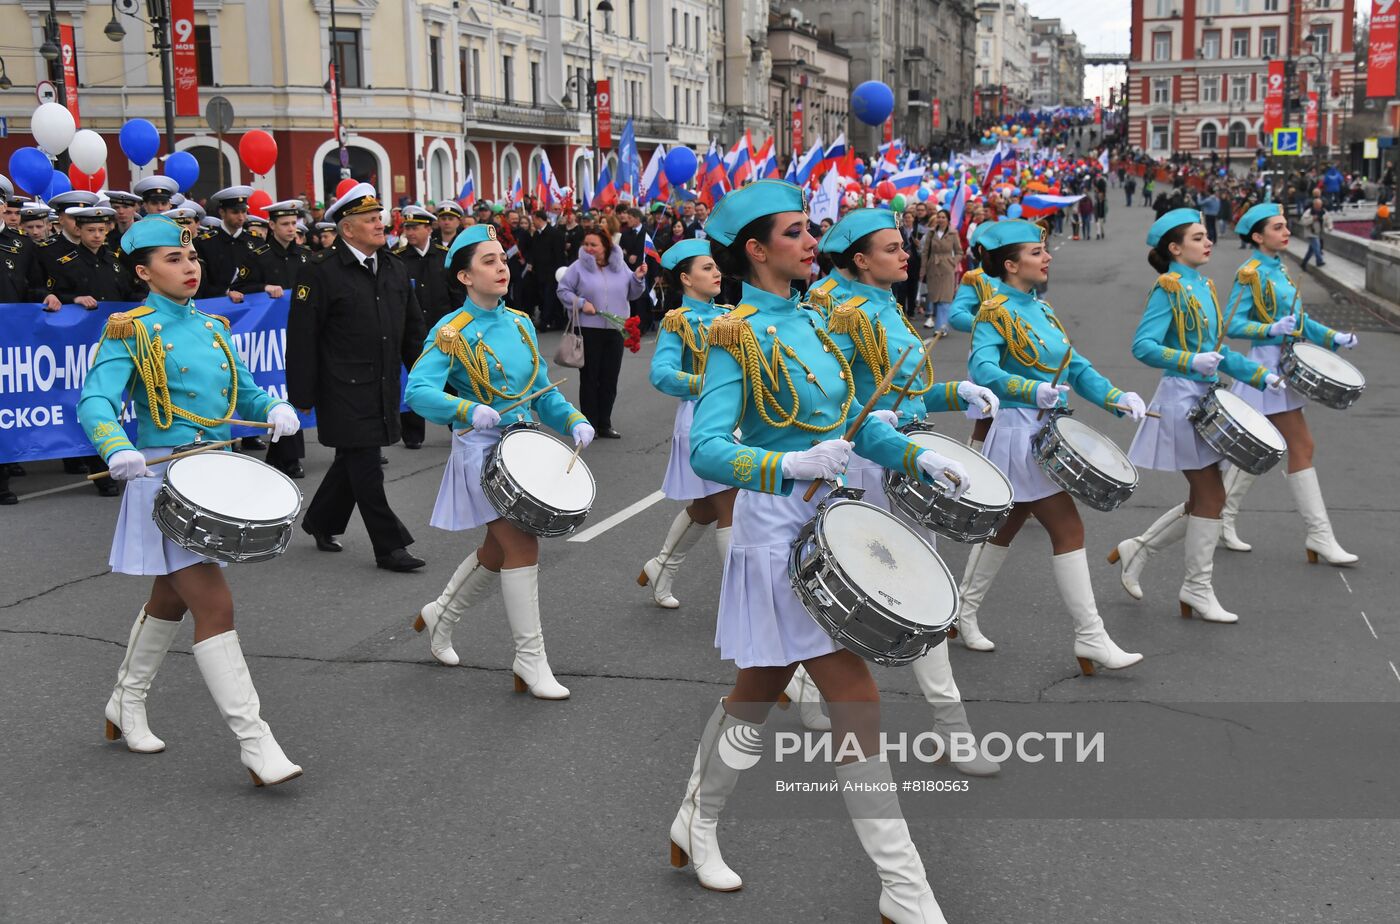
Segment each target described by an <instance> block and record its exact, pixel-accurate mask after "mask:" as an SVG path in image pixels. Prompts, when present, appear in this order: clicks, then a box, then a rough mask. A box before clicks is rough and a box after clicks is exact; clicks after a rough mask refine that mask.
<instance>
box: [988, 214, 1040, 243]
mask: <svg viewBox="0 0 1400 924" xmlns="http://www.w3.org/2000/svg"><path fill="white" fill-rule="evenodd" d="M977 230H978V231H982V229H981V227H978V229H977ZM1043 240H1045V232H1044V231H1043V230H1042V229H1041V227H1040V225H1038V224H1036V223H1035V222H1033V221H1026V220H1025V219H1023V218H1009V219H1007V220H1005V221H998V222H996V223H995V224H993V225H992V226H991V227H989V228H988V229H987V230H986V231H982V233H981V234H980V235H979V236H978V243H980V244H981V245H982V246H983V247H985V248H986V249H988V250H996V249H997V248H999V247H1006V246H1008V245H1011V244H1039V243H1040V242H1041V241H1043Z"/></svg>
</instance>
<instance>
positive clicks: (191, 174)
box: [165, 151, 199, 193]
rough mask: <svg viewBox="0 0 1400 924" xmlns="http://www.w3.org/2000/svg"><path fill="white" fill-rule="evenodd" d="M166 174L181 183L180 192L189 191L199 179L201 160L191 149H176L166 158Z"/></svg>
mask: <svg viewBox="0 0 1400 924" xmlns="http://www.w3.org/2000/svg"><path fill="white" fill-rule="evenodd" d="M165 175H166V176H168V177H170V178H171V179H172V180H174V181H175V182H176V183H179V184H180V192H183V193H187V192H189V191H190V187H191V186H193V185H194V183H195V180H198V179H199V161H197V160H195V159H194V155H193V154H191V153H190V152H189V151H176V152H175V153H174V154H171V155H170V156H169V157H167V158H166V159H165Z"/></svg>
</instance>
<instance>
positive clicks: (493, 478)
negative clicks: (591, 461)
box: [481, 422, 597, 538]
mask: <svg viewBox="0 0 1400 924" xmlns="http://www.w3.org/2000/svg"><path fill="white" fill-rule="evenodd" d="M573 454H574V451H573V449H572V447H570V446H568V445H566V444H565V443H564V442H563V441H562V440H558V439H555V438H554V437H552V436H550V435H549V434H548V433H545V432H543V431H541V430H540V426H539V424H537V423H534V422H528V423H519V424H514V425H512V426H510V427H507V428H506V429H505V431H504V432H503V433H502V434H501V440H500V442H498V443H497V444H496V445H495V446H493V447H492V448H491V451H490V452H489V453H488V454H487V456H486V463H485V464H484V465H483V466H482V468H481V491H482V493H483V494H485V495H486V499H487V500H489V501H490V502H491V506H493V507H495V508H496V512H497V513H499V514H500V515H501V516H502V517H503V518H505V519H506V520H509V521H510V522H511V523H514V524H515V525H516V526H518V527H520V528H521V529H522V530H524V531H525V532H527V533H531V534H532V535H536V536H543V537H545V538H551V537H554V536H567V535H568V534H569V533H571V532H573V531H574V530H576V529H578V528H579V526H580V525H581V524H582V523H583V521H584V519H585V518H586V517H587V516H588V511H589V510H591V509H592V508H593V498H594V495H595V494H596V492H597V486H596V485H595V484H594V483H593V473H592V472H590V471H589V470H588V466H587V465H586V464H585V463H584V461H583V460H582V459H577V460H575V461H574V467H573V471H565V469H567V468H568V467H569V460H570V459H571V458H572V457H573Z"/></svg>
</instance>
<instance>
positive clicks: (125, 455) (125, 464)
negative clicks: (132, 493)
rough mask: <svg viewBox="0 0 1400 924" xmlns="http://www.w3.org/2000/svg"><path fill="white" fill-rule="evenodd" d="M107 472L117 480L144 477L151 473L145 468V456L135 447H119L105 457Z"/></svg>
mask: <svg viewBox="0 0 1400 924" xmlns="http://www.w3.org/2000/svg"><path fill="white" fill-rule="evenodd" d="M107 468H109V469H110V470H111V471H109V472H108V474H109V475H111V476H112V477H113V478H115V479H117V480H118V481H131V480H132V479H135V478H144V477H146V476H147V475H149V474H151V470H150V469H148V468H146V457H145V456H143V455H142V454H141V453H139V452H137V451H136V450H135V449H120V450H118V451H116V452H114V453H112V455H111V456H110V457H108V459H107Z"/></svg>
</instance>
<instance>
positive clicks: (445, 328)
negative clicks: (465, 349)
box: [433, 324, 462, 356]
mask: <svg viewBox="0 0 1400 924" xmlns="http://www.w3.org/2000/svg"><path fill="white" fill-rule="evenodd" d="M461 340H462V333H461V331H459V330H457V328H455V327H453V326H452V325H451V324H444V325H442V326H441V327H439V328H438V329H437V336H435V337H434V338H433V345H434V346H435V347H437V348H438V349H439V350H442V351H443V352H444V353H446V354H447V355H448V356H451V355H452V354H453V353H456V352H457V344H458V343H460V342H461Z"/></svg>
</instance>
